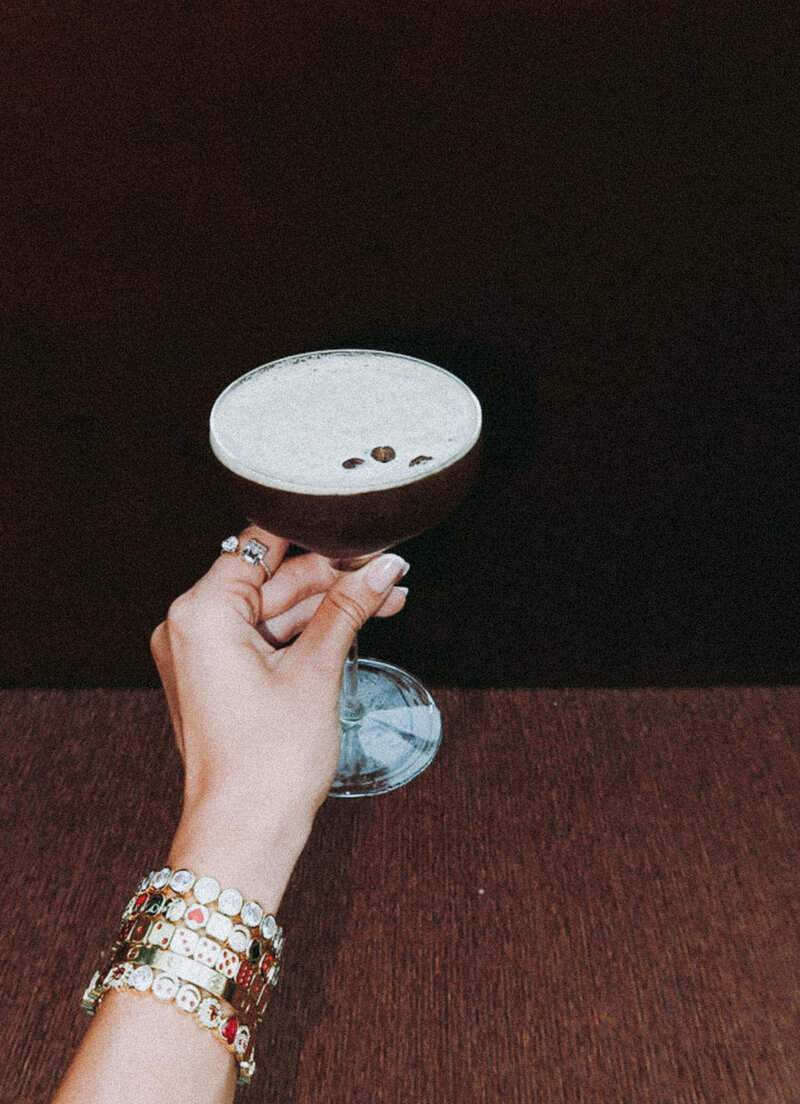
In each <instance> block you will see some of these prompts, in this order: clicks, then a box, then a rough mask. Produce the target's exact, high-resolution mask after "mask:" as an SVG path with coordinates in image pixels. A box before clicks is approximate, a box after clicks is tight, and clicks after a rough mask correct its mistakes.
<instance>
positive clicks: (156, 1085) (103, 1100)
mask: <svg viewBox="0 0 800 1104" xmlns="http://www.w3.org/2000/svg"><path fill="white" fill-rule="evenodd" d="M306 834H307V833H306V832H305V830H304V829H298V830H297V831H294V830H292V831H287V832H283V833H281V834H278V833H276V832H274V831H272V832H269V833H268V832H267V831H266V830H263V829H259V830H257V831H251V830H248V828H247V827H245V826H244V825H243V824H242V816H241V810H239V812H238V815H234V814H233V812H231V811H229V810H225V809H222V808H220V807H217V808H212V807H210V806H206V807H202V808H200V809H197V810H196V811H194V812H193V813H192V814H186V813H185V814H184V817H183V818H182V820H181V823H180V825H179V828H178V831H177V833H176V835H175V839H174V841H173V844H172V847H171V850H170V854H169V858H168V865H169V866H170V867H171V869H172V870H178V869H182V868H185V869H189V870H192V871H193V872H194V873H196V874H198V875H211V876H213V877H214V878H216V879H217V881H219V883H220V885H221V886H223V887H233V888H236V889H238V890H239V891H240V892H241V893H242V894H243V895H244V896H245V899H249V900H255V901H258V902H259V904H261V905H262V907H263V908H264V910H265V912H266V913H273V914H274V913H275V912H276V911H277V908H278V905H279V904H280V900H281V897H282V896H283V892H284V889H285V887H286V883H287V882H288V879H289V876H290V874H291V871H292V868H293V866H294V863H295V861H296V859H297V857H298V855H299V853H300V850H302V845H303V843H304V842H305V836H306ZM290 840H291V842H289V841H290ZM109 934H111V933H109ZM193 1021H195V1017H194V1016H186V1015H183V1014H181V1013H180V1012H178V1010H177V1009H176V1008H175V1007H174V1005H173V1004H172V1002H169V1003H162V1002H160V1001H159V1000H157V999H156V998H155V997H154V996H153V995H152V994H151V993H144V994H139V993H136V992H131V991H125V992H114V991H110V992H108V993H106V995H105V996H104V998H103V1000H102V1002H101V1004H100V1007H99V1008H98V1010H97V1014H96V1015H95V1016H94V1018H93V1020H92V1022H91V1024H90V1027H89V1030H88V1031H87V1033H86V1035H85V1037H84V1039H83V1042H82V1044H81V1046H80V1048H79V1050H78V1053H77V1055H76V1057H75V1059H74V1061H73V1064H72V1066H71V1067H70V1069H69V1071H68V1073H67V1076H66V1077H65V1079H64V1081H63V1082H62V1084H61V1086H60V1088H59V1090H58V1092H57V1093H56V1095H55V1097H54V1098H53V1102H52V1104H78V1102H80V1104H121V1102H124V1101H127V1100H131V1101H132V1100H134V1099H135V1100H136V1102H137V1104H151V1102H152V1104H162V1102H163V1100H164V1098H165V1090H167V1089H168V1091H167V1095H168V1096H169V1099H171V1100H173V1101H175V1102H176V1104H180V1102H181V1101H184V1100H185V1101H191V1102H192V1104H230V1101H232V1099H233V1095H234V1091H235V1087H236V1076H237V1068H236V1062H235V1059H234V1055H233V1054H232V1053H231V1052H230V1051H229V1050H227V1049H226V1047H225V1046H224V1045H222V1042H221V1040H219V1039H217V1038H215V1037H214V1033H212V1031H210V1030H207V1029H204V1028H203V1027H202V1026H200V1025H199V1024H198V1023H197V1022H193Z"/></svg>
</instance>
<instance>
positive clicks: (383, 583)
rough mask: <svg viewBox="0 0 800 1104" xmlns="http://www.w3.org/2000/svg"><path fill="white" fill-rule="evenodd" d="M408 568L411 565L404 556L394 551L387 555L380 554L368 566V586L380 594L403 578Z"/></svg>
mask: <svg viewBox="0 0 800 1104" xmlns="http://www.w3.org/2000/svg"><path fill="white" fill-rule="evenodd" d="M408 568H409V565H408V564H407V563H406V561H405V560H404V559H403V557H402V556H397V555H395V553H394V552H390V553H389V554H388V555H387V556H379V557H378V559H377V560H373V561H372V563H371V564H370V565H369V566H368V568H367V575H366V579H367V586H369V588H370V590H374V591H375V592H376V593H378V594H380V593H382V592H383V591H384V590H387V589H388V588H389V587H390V586H391V585H392V583H394V582H396V581H397V580H398V579H402V578H403V576H404V575H405V573H406V572H407V571H408Z"/></svg>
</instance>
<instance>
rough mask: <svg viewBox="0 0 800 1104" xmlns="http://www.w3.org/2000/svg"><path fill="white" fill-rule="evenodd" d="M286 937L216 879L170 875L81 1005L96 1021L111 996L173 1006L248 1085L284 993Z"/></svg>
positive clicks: (128, 915) (129, 910) (150, 891)
mask: <svg viewBox="0 0 800 1104" xmlns="http://www.w3.org/2000/svg"><path fill="white" fill-rule="evenodd" d="M282 949H283V931H282V929H281V928H280V927H279V926H278V924H277V922H276V920H275V917H274V916H271V915H268V914H265V913H264V910H263V909H262V908H261V906H260V905H259V904H258V903H257V902H256V901H244V900H243V898H242V895H241V894H240V893H239V892H238V890H235V889H226V890H222V891H221V890H220V886H219V883H218V882H217V881H216V880H215V879H214V878H208V877H204V878H195V875H194V874H193V873H192V871H191V870H176V871H172V870H171V869H170V868H169V867H164V868H163V869H162V870H158V871H152V872H151V873H150V874H149V875H148V876H147V877H146V878H144V879H143V880H142V882H141V883H140V885H139V886H138V888H137V891H136V893H135V895H134V896H133V897H132V898H131V900H130V901H129V902H128V905H127V906H126V908H125V911H124V913H123V914H122V925H121V927H120V930H119V932H118V934H117V938H116V939H115V941H114V943H113V944H112V946H111V948H110V950H109V953H108V959H107V961H106V963H105V965H104V966H103V967H102V968H101V969H100V970H98V971H96V973H95V974H94V976H93V977H92V980H91V981H90V983H89V986H88V988H87V989H86V991H85V992H84V995H83V1000H82V1001H81V1004H82V1005H83V1007H84V1008H85V1009H86V1011H87V1012H88V1013H89V1015H93V1014H94V1012H95V1011H96V1009H97V1006H98V1004H99V1003H100V1001H101V1000H102V999H103V996H104V995H105V993H107V992H108V991H109V990H110V989H115V990H118V991H130V992H134V993H148V992H149V993H152V994H153V996H155V997H157V998H158V999H160V1000H163V1001H173V1002H174V1003H175V1005H176V1007H177V1008H178V1009H179V1010H180V1011H183V1012H187V1013H190V1014H192V1015H194V1016H196V1019H197V1022H198V1023H199V1024H201V1026H203V1027H205V1028H208V1029H210V1030H211V1031H213V1032H214V1033H215V1035H216V1036H217V1038H219V1039H220V1040H221V1041H222V1042H223V1043H224V1044H225V1046H226V1047H227V1048H228V1050H230V1051H231V1052H232V1053H233V1054H234V1056H235V1058H236V1061H237V1064H238V1067H239V1076H238V1080H239V1083H240V1084H247V1083H248V1082H249V1081H250V1079H251V1077H252V1076H253V1073H254V1072H255V1061H254V1059H253V1047H254V1043H255V1029H256V1028H257V1026H258V1024H259V1023H260V1022H261V1019H262V1017H263V1015H264V1011H265V1009H266V1006H267V1001H268V1000H269V996H270V993H271V992H272V989H274V987H275V986H276V985H277V982H278V975H279V973H280V958H281V951H282Z"/></svg>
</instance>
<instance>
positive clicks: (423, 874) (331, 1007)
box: [0, 689, 800, 1104]
mask: <svg viewBox="0 0 800 1104" xmlns="http://www.w3.org/2000/svg"><path fill="white" fill-rule="evenodd" d="M436 697H437V700H438V701H439V703H440V705H441V707H442V710H443V713H444V718H445V741H444V743H443V746H442V750H441V752H440V754H439V757H438V759H437V760H436V762H435V763H434V764H433V766H432V767H431V768H430V769H429V770H428V771H427V772H426V773H425V774H424V775H422V776H421V777H420V778H418V779H416V780H415V781H414V782H413V783H412V784H411V785H409V786H408V787H406V788H405V789H403V790H400V791H398V792H396V793H394V794H389V795H386V796H383V797H379V798H375V799H371V800H364V801H356V802H348V801H339V802H336V801H329V802H328V803H327V804H326V805H325V806H324V807H323V809H322V811H321V813H320V815H319V818H318V821H317V825H316V827H315V831H314V834H313V836H312V839H311V842H310V843H309V846H308V848H307V850H306V852H305V854H304V856H303V858H302V860H301V863H300V865H299V866H298V868H297V871H296V873H295V877H294V879H293V882H292V884H291V886H290V889H289V892H288V894H287V897H286V899H285V902H284V905H283V908H282V910H281V919H282V921H283V923H284V925H285V927H286V930H287V944H286V955H285V969H284V975H283V980H282V984H281V986H280V988H279V989H278V991H277V993H276V996H275V999H274V1001H273V1004H272V1007H271V1014H270V1015H269V1017H268V1022H267V1023H266V1025H265V1026H264V1028H263V1029H262V1037H261V1039H260V1044H259V1050H258V1057H259V1063H260V1066H259V1071H258V1074H257V1077H256V1079H255V1080H254V1082H253V1085H252V1086H251V1088H250V1089H249V1090H246V1093H245V1092H244V1091H243V1093H242V1099H248V1100H249V1101H250V1102H251V1104H262V1102H263V1104H277V1102H280V1104H301V1102H303V1104H306V1102H308V1104H318V1102H323V1101H325V1102H337V1101H343V1102H344V1101H347V1102H348V1104H362V1102H364V1104H367V1102H381V1104H382V1102H386V1104H400V1102H404V1104H405V1102H411V1104H440V1102H446V1104H483V1102H503V1104H532V1102H536V1104H584V1102H586V1104H589V1102H591V1104H698V1102H702V1104H706V1102H713V1104H738V1102H746V1104H798V1101H800V1028H799V1026H798V1025H799V1024H800V977H799V976H798V975H799V969H798V963H799V962H800V924H799V923H798V921H800V904H799V903H798V901H799V900H800V894H799V893H798V890H800V873H799V872H798V871H799V866H798V859H799V858H800V840H799V837H798V828H799V827H800V814H798V809H797V792H798V784H799V783H800V737H798V732H800V689H769V690H765V689H724V690H721V689H712V690H694V689H693V690H628V691H620V690H566V691H548V690H538V691H527V690H482V691H475V690H471V691H465V690H454V689H442V690H439V691H437V692H436ZM0 705H2V711H1V715H0V733H1V735H2V749H3V763H4V766H5V775H6V783H5V785H4V787H3V790H2V813H3V821H2V824H3V828H4V833H3V836H4V846H3V848H2V858H0V862H1V863H2V886H3V908H2V913H0V915H1V916H2V927H3V939H2V944H1V946H2V951H1V952H0V954H1V958H0V970H2V976H3V979H4V983H5V984H4V1004H5V1013H4V1016H3V1020H4V1023H5V1042H4V1050H5V1052H6V1054H5V1059H4V1061H3V1062H2V1063H0V1068H2V1069H3V1072H2V1074H0V1099H2V1101H3V1102H11V1101H15V1102H16V1101H18V1102H20V1104H28V1102H34V1101H36V1102H39V1101H45V1100H47V1099H48V1098H49V1096H50V1094H51V1093H52V1091H53V1089H54V1087H55V1085H56V1084H57V1083H58V1080H59V1078H60V1075H61V1073H62V1071H63V1070H64V1069H65V1068H66V1066H67V1064H68V1063H69V1061H70V1058H71V1056H72V1054H73V1053H74V1051H75V1048H76V1046H77V1044H78V1042H79V1040H80V1038H81V1036H82V1034H83V1032H84V1031H85V1029H86V1024H87V1022H88V1021H87V1020H86V1017H85V1015H84V1013H83V1012H82V1011H81V1010H80V1008H79V1004H78V1002H79V998H80V993H81V991H82V989H83V987H84V985H85V984H86V982H87V981H88V978H89V976H90V975H91V973H92V971H93V969H94V964H95V960H96V958H97V956H98V953H99V952H100V950H101V949H102V948H103V947H104V946H105V944H106V943H107V941H108V940H109V938H110V937H111V935H112V933H113V931H114V929H115V923H116V920H117V918H118V916H119V914H120V912H121V910H122V908H123V906H124V904H125V903H126V901H127V899H128V897H129V896H130V893H131V891H132V888H133V887H134V885H135V883H136V882H137V881H138V880H139V878H140V876H141V875H142V873H144V872H146V871H147V870H148V869H150V868H151V867H152V866H154V865H158V864H160V863H161V861H162V860H163V858H164V856H165V854H166V850H167V846H168V843H169V839H170V834H171V831H172V828H173V826H174V824H175V822H176V819H177V816H178V812H179V804H180V764H179V761H178V758H177V756H176V754H175V752H174V750H173V749H172V744H171V735H170V731H169V726H168V722H167V719H166V711H165V706H164V703H163V699H162V697H161V695H160V693H158V692H156V691H149V690H136V691H130V690H114V691H108V690H91V691H31V690H28V691H8V692H5V693H3V694H2V695H0ZM257 799H258V795H257V794H254V795H253V800H254V801H256V800H257ZM176 1092H177V1087H176V1086H173V1087H171V1088H170V1090H169V1092H168V1093H167V1095H166V1097H165V1099H169V1100H178V1099H179V1095H176ZM131 1100H132V1101H133V1100H135V1092H134V1091H133V1089H132V1096H131Z"/></svg>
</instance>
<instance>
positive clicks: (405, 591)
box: [394, 587, 408, 595]
mask: <svg viewBox="0 0 800 1104" xmlns="http://www.w3.org/2000/svg"><path fill="white" fill-rule="evenodd" d="M394 589H395V590H396V591H397V593H398V594H406V595H407V594H408V587H395V588H394Z"/></svg>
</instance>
